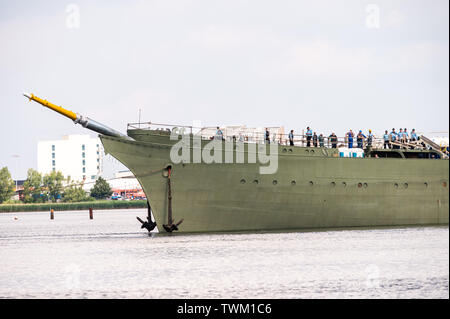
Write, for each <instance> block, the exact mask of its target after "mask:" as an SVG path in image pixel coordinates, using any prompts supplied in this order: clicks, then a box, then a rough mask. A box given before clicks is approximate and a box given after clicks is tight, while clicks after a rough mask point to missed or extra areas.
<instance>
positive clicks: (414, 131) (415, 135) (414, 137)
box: [411, 128, 419, 141]
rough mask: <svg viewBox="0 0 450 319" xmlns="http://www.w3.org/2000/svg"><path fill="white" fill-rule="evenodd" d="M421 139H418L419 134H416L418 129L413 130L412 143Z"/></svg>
mask: <svg viewBox="0 0 450 319" xmlns="http://www.w3.org/2000/svg"><path fill="white" fill-rule="evenodd" d="M418 140H419V139H418V138H417V134H416V129H414V128H413V129H412V131H411V141H418Z"/></svg>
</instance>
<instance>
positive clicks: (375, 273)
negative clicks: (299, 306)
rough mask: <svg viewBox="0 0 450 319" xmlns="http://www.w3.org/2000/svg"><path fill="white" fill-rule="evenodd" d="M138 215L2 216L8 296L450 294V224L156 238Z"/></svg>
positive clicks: (1, 267)
mask: <svg viewBox="0 0 450 319" xmlns="http://www.w3.org/2000/svg"><path fill="white" fill-rule="evenodd" d="M135 216H140V217H141V218H144V217H145V216H146V210H142V209H139V210H114V211H95V212H94V219H93V220H89V217H88V212H55V219H54V220H50V219H49V213H47V212H39V213H7V214H0V297H2V298H449V232H448V226H439V227H437V226H436V227H411V228H397V229H393V228H389V229H387V228H384V229H370V230H366V229H357V230H338V231H326V230H324V231H314V232H295V233H258V234H226V235H224V234H210V235H175V236H168V235H162V234H161V235H158V234H156V235H154V236H152V237H149V236H148V235H147V234H146V231H142V230H141V229H140V224H139V222H138V221H137V220H136V218H135ZM14 217H17V219H15V218H14Z"/></svg>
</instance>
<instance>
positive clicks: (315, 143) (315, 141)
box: [313, 132, 317, 147]
mask: <svg viewBox="0 0 450 319" xmlns="http://www.w3.org/2000/svg"><path fill="white" fill-rule="evenodd" d="M313 145H314V147H317V134H316V132H314V135H313Z"/></svg>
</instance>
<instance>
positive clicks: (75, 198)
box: [62, 176, 94, 202]
mask: <svg viewBox="0 0 450 319" xmlns="http://www.w3.org/2000/svg"><path fill="white" fill-rule="evenodd" d="M67 184H68V185H69V186H67V187H66V188H65V189H64V194H63V198H62V200H63V202H86V201H90V200H94V199H93V198H92V197H90V196H88V195H87V194H86V192H85V191H84V189H83V187H82V186H78V185H75V184H71V181H70V176H69V177H67Z"/></svg>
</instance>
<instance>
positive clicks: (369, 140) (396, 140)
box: [211, 126, 448, 153]
mask: <svg viewBox="0 0 450 319" xmlns="http://www.w3.org/2000/svg"><path fill="white" fill-rule="evenodd" d="M304 137H306V146H307V147H325V142H326V140H328V142H329V144H327V146H328V145H330V144H331V147H332V148H337V147H338V146H339V147H342V146H346V147H348V148H360V149H363V148H365V147H367V148H370V147H372V144H373V142H374V139H375V136H374V135H373V133H372V130H368V133H367V135H366V134H364V133H363V131H362V130H359V131H358V133H357V134H356V133H355V132H353V130H349V131H348V132H347V133H346V134H345V139H344V140H343V141H342V140H341V141H339V139H338V137H337V135H336V134H335V133H334V132H332V133H331V134H330V135H329V136H324V134H322V133H321V134H319V135H317V133H316V132H314V131H313V130H312V129H311V128H310V127H309V126H308V127H307V128H306V133H305V136H302V139H300V140H301V141H302V142H303V141H304V139H303V138H304ZM211 139H215V140H225V138H224V134H223V132H222V130H221V129H220V127H217V130H216V134H215V136H213V137H211ZM419 140H420V137H419V136H418V135H417V133H416V130H415V129H412V130H411V132H410V133H409V132H408V129H407V128H400V129H399V130H398V132H397V131H396V130H395V128H393V129H392V131H391V132H390V133H389V132H388V130H385V132H384V134H383V136H382V141H383V147H384V148H385V149H391V148H392V149H400V148H401V147H402V146H406V147H413V146H414V145H412V143H414V142H416V141H419ZM233 141H237V137H236V136H233ZM239 141H240V142H244V141H248V137H247V136H245V137H244V136H242V135H241V134H239ZM271 141H272V142H273V143H279V144H283V143H284V142H283V141H285V143H286V144H287V143H288V142H289V145H290V146H294V142H295V141H299V140H298V139H297V140H296V138H295V134H294V130H290V132H289V134H288V140H283V138H279V139H277V134H275V133H274V134H273V138H272V140H271V136H270V131H269V129H268V128H266V129H265V132H264V142H265V143H267V144H270V143H271ZM355 142H356V144H355ZM339 143H340V144H339ZM338 144H339V145H338ZM405 144H406V145H405ZM408 144H409V145H408ZM443 152H444V153H446V152H448V148H447V149H445V150H443Z"/></svg>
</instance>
